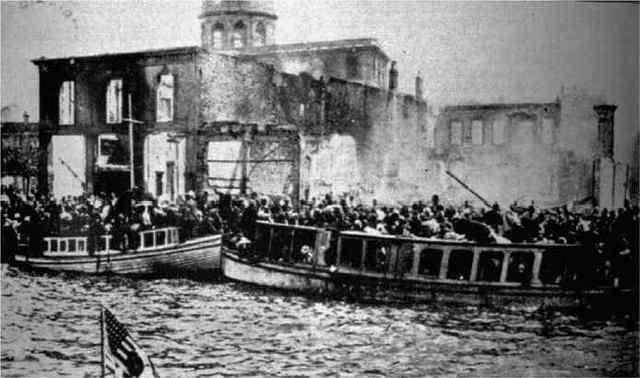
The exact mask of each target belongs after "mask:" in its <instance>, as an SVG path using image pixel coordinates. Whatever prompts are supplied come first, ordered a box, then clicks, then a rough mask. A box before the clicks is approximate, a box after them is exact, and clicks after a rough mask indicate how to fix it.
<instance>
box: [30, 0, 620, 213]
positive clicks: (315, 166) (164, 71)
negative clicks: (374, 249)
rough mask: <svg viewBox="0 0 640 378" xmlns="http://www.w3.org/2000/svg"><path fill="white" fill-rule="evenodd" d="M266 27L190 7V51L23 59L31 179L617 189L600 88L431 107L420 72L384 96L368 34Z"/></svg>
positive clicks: (243, 186)
mask: <svg viewBox="0 0 640 378" xmlns="http://www.w3.org/2000/svg"><path fill="white" fill-rule="evenodd" d="M276 22H277V15H276V14H275V12H274V11H273V6H272V4H271V3H270V2H266V1H204V2H203V5H202V14H201V16H200V23H201V38H202V40H201V45H200V46H190V47H182V48H171V49H163V50H153V51H139V52H132V53H120V54H105V55H97V56H81V57H68V58H59V59H45V58H41V59H36V60H34V63H35V64H36V65H37V66H38V68H39V73H40V112H41V114H40V120H41V123H42V125H41V130H40V133H41V135H40V142H41V144H40V145H41V148H42V154H41V157H40V168H41V169H40V172H41V177H40V183H41V184H42V185H41V189H42V190H51V191H52V193H53V194H54V195H56V196H61V195H69V194H79V193H81V192H82V191H83V190H87V191H89V192H110V191H115V192H118V191H122V190H125V189H127V188H128V187H129V186H130V183H129V178H130V177H131V169H133V173H134V174H133V177H134V181H135V184H136V185H137V186H141V187H144V188H145V189H146V190H147V191H148V192H150V193H152V194H153V195H154V196H157V197H165V198H167V199H169V200H174V199H175V198H177V197H178V196H180V195H183V194H185V193H186V192H187V191H189V190H195V191H200V190H208V191H213V190H219V191H230V192H236V193H237V192H249V191H255V192H259V193H265V194H280V195H287V196H291V197H292V198H294V199H299V198H311V197H314V196H315V197H317V196H321V195H324V194H326V193H349V194H352V195H354V196H356V197H359V198H360V199H361V200H364V201H369V200H371V199H374V198H375V199H377V200H379V201H381V202H387V203H397V202H404V203H407V202H409V201H413V200H417V199H424V198H428V197H429V196H431V194H433V193H439V194H441V195H442V196H443V197H444V198H446V199H449V200H451V201H461V200H466V199H471V200H472V199H473V195H471V194H470V193H469V192H468V191H467V190H466V189H465V188H464V187H462V186H461V185H459V184H458V183H457V182H455V180H453V179H452V178H451V177H449V176H448V174H447V172H450V173H453V174H454V175H456V176H457V177H458V178H460V179H461V180H463V181H464V182H466V183H467V184H468V185H469V186H471V187H473V188H474V189H476V191H477V192H479V193H483V194H484V195H485V197H486V198H487V200H488V201H490V202H494V201H497V202H499V203H501V204H508V203H512V202H513V201H519V202H521V203H523V202H526V203H528V202H529V201H532V200H533V201H535V202H537V203H538V204H540V205H545V206H555V205H562V204H566V203H570V202H573V201H582V200H585V199H591V200H592V202H596V203H599V204H601V205H602V206H605V207H613V206H619V205H620V204H621V202H622V199H624V198H626V197H627V196H628V185H627V181H628V180H627V177H628V176H629V174H628V173H627V169H626V166H624V165H621V164H619V163H616V162H615V161H614V160H613V130H614V113H615V106H612V105H608V104H606V102H605V101H604V99H603V98H601V97H598V96H592V95H587V94H581V93H578V92H576V91H573V92H572V91H562V93H560V95H559V96H558V98H557V99H555V100H552V101H549V102H544V103H514V104H509V103H499V104H474V105H455V106H446V107H444V108H443V109H442V110H441V111H440V112H439V114H437V115H433V114H431V113H430V112H428V111H427V104H426V101H425V100H424V99H423V90H422V78H421V77H419V76H418V77H416V79H415V93H414V94H412V95H409V94H402V93H399V92H398V91H397V88H398V70H397V68H396V65H395V62H390V60H389V58H388V56H387V55H386V54H385V53H384V51H382V49H381V48H380V47H379V46H378V44H377V42H376V41H375V40H372V39H366V38H365V39H350V40H340V41H324V42H313V43H305V44H284V45H278V44H276V43H275V40H274V30H275V27H276ZM130 118H131V119H133V120H135V123H134V124H132V127H131V129H132V138H131V139H130V138H129V126H130V125H129V123H128V121H127V120H128V119H130ZM129 151H133V156H129V155H130V153H129ZM132 163H133V164H132ZM131 167H133V168H131ZM625 180H627V181H625Z"/></svg>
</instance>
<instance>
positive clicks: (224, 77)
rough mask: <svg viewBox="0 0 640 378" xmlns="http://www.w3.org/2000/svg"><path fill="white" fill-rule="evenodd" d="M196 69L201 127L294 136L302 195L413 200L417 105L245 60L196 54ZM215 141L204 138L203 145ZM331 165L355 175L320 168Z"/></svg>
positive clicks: (420, 105) (419, 120)
mask: <svg viewBox="0 0 640 378" xmlns="http://www.w3.org/2000/svg"><path fill="white" fill-rule="evenodd" d="M200 69H201V71H202V90H201V93H202V121H203V124H204V125H205V128H206V127H207V126H206V125H210V127H217V125H219V124H225V123H230V124H232V125H233V126H230V127H231V128H232V129H233V128H236V129H237V131H236V132H234V133H235V134H238V133H239V134H242V132H244V131H245V130H246V128H247V127H249V126H251V125H258V127H260V125H290V126H292V127H293V128H294V129H295V130H297V133H298V134H299V137H300V140H301V147H300V155H299V156H297V158H296V161H297V163H296V166H298V165H299V166H301V167H302V169H300V173H299V175H300V177H301V182H300V185H299V187H300V192H301V195H302V196H305V195H306V196H309V197H311V196H320V195H324V194H326V193H327V192H328V191H333V190H335V191H338V190H340V191H342V190H345V189H346V190H348V191H350V192H352V193H353V194H355V195H357V196H360V197H361V198H363V199H366V200H369V199H372V198H376V199H378V200H382V201H389V202H395V201H397V200H401V201H405V200H406V201H409V200H410V199H413V198H417V197H418V196H419V194H420V191H419V187H418V185H417V184H416V183H415V179H416V177H417V176H419V175H420V174H421V173H420V168H419V167H422V164H420V163H418V161H419V160H420V159H422V157H421V155H420V154H419V153H418V148H419V141H420V139H419V136H420V134H421V133H422V132H424V127H425V126H424V123H425V112H426V104H425V103H424V102H423V101H416V100H415V98H414V97H412V96H407V95H402V94H397V93H393V92H388V91H384V90H382V89H380V88H374V87H370V86H365V85H362V84H359V83H352V82H348V81H344V80H339V79H335V78H331V79H329V80H328V81H319V80H314V79H313V78H312V77H311V76H309V75H305V74H302V75H299V76H293V75H287V74H282V73H278V72H277V71H275V70H274V69H273V68H272V67H270V66H268V65H263V64H259V63H256V62H254V61H251V60H248V59H240V58H233V57H228V56H221V55H215V54H211V55H203V56H202V57H201V65H200ZM203 132H206V131H203ZM214 136H215V133H214V134H210V133H207V136H206V138H214ZM257 138H258V139H256V140H259V138H260V136H259V135H258V136H257ZM343 147H344V148H343ZM265 152H266V151H265ZM200 153H201V155H202V156H205V155H206V152H205V151H201V152H200ZM329 155H330V156H331V157H332V159H327V156H329ZM200 160H201V159H200ZM331 164H332V165H333V166H334V167H335V166H336V165H339V166H345V165H348V164H354V165H355V166H357V169H358V172H350V171H349V170H348V169H337V170H336V169H331V168H330V167H327V165H331ZM416 167H418V168H416ZM203 171H204V167H202V168H201V169H200V172H203ZM201 180H202V181H201V182H204V181H205V178H204V177H203V178H202V179H201ZM296 185H297V184H296Z"/></svg>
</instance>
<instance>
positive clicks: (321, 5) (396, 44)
mask: <svg viewBox="0 0 640 378" xmlns="http://www.w3.org/2000/svg"><path fill="white" fill-rule="evenodd" d="M276 9H277V12H278V16H279V20H278V25H277V29H276V40H277V41H278V42H281V43H289V42H300V41H319V40H332V39H342V38H357V37H374V38H378V39H379V41H380V43H381V44H382V46H383V48H384V50H385V51H386V52H387V54H388V55H389V56H390V57H391V58H392V59H395V60H397V61H398V66H399V71H400V86H401V89H403V90H404V91H407V92H410V93H412V92H413V80H414V76H415V74H416V72H417V71H421V72H422V76H423V78H424V83H425V97H426V99H427V101H428V102H429V103H431V104H434V105H435V106H440V105H445V104H452V103H458V102H468V101H481V102H495V101H506V102H520V101H553V100H554V99H555V98H556V96H557V95H558V93H559V91H560V88H561V86H562V85H566V86H573V85H577V86H578V87H581V88H584V89H585V90H587V91H589V92H592V93H596V94H604V95H605V96H606V97H607V100H608V101H609V102H610V103H613V104H616V105H618V106H619V108H618V111H617V112H616V133H617V134H616V155H617V156H618V158H620V159H623V160H628V159H629V157H630V150H631V139H632V138H630V136H633V135H635V133H636V132H637V130H638V125H639V123H638V110H639V109H638V108H639V106H640V105H638V104H639V99H638V66H639V61H638V59H639V58H638V45H639V43H640V42H639V31H638V14H639V11H640V6H638V5H637V4H605V3H531V2H529V3H497V2H490V3H485V2H474V3H450V2H439V3H432V2H424V1H385V2H382V1H357V0H342V1H319V0H316V1H310V0H276ZM1 10H2V15H1V19H2V51H1V53H2V61H1V63H2V67H1V70H2V81H1V85H2V88H1V91H2V93H1V95H2V96H1V103H2V106H8V105H12V106H13V107H12V116H13V117H14V118H18V119H20V117H21V115H22V111H23V110H26V111H27V112H28V113H30V114H31V116H32V119H34V120H37V114H38V109H37V93H38V79H37V74H36V73H37V71H36V69H35V66H33V65H32V64H31V63H30V60H31V59H33V58H36V57H40V56H46V57H62V56H69V55H82V54H97V53H105V52H120V51H135V50H140V49H149V48H164V47H175V46H189V45H197V44H199V43H200V41H199V39H200V26H199V20H198V19H197V16H198V13H199V11H200V2H199V1H135V2H134V1H117V2H116V1H92V2H4V1H3V2H2V7H1Z"/></svg>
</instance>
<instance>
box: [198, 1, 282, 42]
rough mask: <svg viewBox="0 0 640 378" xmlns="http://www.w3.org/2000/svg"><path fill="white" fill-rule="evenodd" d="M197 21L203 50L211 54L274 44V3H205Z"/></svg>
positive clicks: (275, 17) (275, 18)
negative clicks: (200, 30)
mask: <svg viewBox="0 0 640 378" xmlns="http://www.w3.org/2000/svg"><path fill="white" fill-rule="evenodd" d="M200 19H201V20H202V24H201V27H202V32H201V36H202V47H203V48H205V49H208V50H210V51H213V50H244V49H247V48H252V47H261V46H265V45H273V44H275V40H274V32H275V25H276V20H277V19H278V16H276V14H275V10H274V5H273V1H255V0H254V1H225V0H218V1H214V0H204V1H203V2H202V14H201V15H200Z"/></svg>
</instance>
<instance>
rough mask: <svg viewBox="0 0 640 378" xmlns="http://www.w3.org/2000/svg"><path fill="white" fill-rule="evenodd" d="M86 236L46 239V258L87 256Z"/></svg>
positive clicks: (44, 253)
mask: <svg viewBox="0 0 640 378" xmlns="http://www.w3.org/2000/svg"><path fill="white" fill-rule="evenodd" d="M87 240H88V237H86V236H66V237H46V238H44V242H45V245H46V246H45V250H44V252H43V255H44V256H50V257H55V256H87V255H88V251H87V246H88V244H87Z"/></svg>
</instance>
